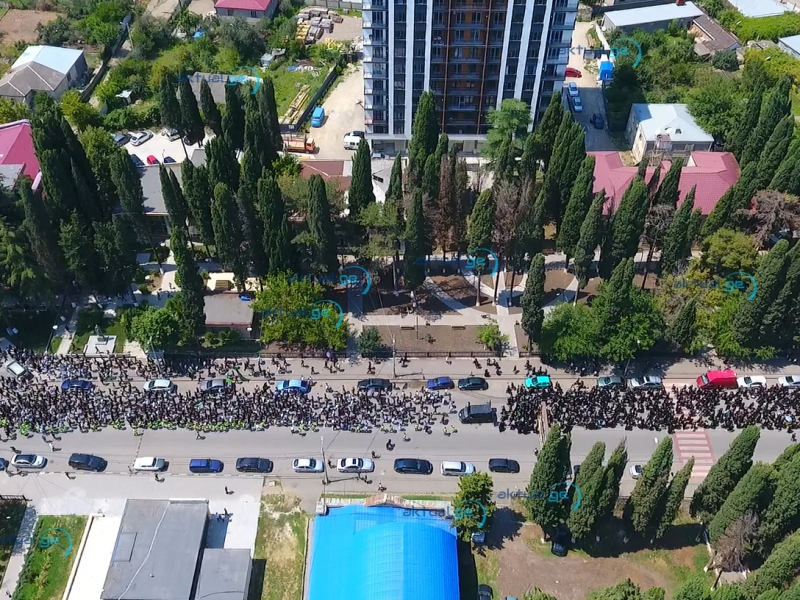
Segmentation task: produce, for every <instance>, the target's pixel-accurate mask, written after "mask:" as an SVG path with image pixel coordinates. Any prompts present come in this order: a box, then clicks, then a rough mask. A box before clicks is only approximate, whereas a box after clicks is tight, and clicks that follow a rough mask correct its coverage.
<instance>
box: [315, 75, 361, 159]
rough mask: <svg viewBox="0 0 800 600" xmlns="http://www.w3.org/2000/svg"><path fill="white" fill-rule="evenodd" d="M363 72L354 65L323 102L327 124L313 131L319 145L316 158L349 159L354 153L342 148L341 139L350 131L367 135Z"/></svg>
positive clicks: (325, 122) (324, 123)
mask: <svg viewBox="0 0 800 600" xmlns="http://www.w3.org/2000/svg"><path fill="white" fill-rule="evenodd" d="M363 99H364V71H363V69H362V68H361V65H358V66H354V65H351V66H349V67H348V69H347V70H346V71H345V73H344V74H343V75H342V80H341V81H340V82H339V84H338V85H337V86H336V88H335V89H334V90H333V91H332V92H331V93H330V95H329V96H328V98H327V99H326V100H325V101H324V102H323V104H322V105H323V106H324V107H325V121H324V122H323V124H322V127H312V128H311V135H312V136H313V137H314V141H315V142H316V144H317V154H316V155H315V156H314V158H324V159H337V160H342V159H345V160H347V159H350V158H352V157H353V151H352V150H345V149H344V148H342V138H343V137H344V135H345V134H346V133H347V132H348V131H354V130H356V131H364V108H363V106H362V105H361V104H359V103H358V102H359V101H361V102H363Z"/></svg>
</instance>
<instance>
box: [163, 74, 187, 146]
mask: <svg viewBox="0 0 800 600" xmlns="http://www.w3.org/2000/svg"><path fill="white" fill-rule="evenodd" d="M158 114H159V115H160V116H161V124H162V125H163V126H164V127H168V128H169V129H176V130H178V132H179V133H181V135H183V133H184V122H183V115H182V114H181V106H180V104H179V103H178V98H177V97H176V96H175V87H174V86H173V85H172V78H171V77H170V75H169V74H168V73H165V74H164V76H163V77H162V78H161V83H160V84H159V87H158Z"/></svg>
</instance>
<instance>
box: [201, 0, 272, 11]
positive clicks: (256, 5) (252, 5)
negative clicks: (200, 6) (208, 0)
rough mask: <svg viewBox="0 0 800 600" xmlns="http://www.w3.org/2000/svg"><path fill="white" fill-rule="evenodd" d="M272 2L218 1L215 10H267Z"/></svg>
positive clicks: (263, 0) (255, 0) (250, 0)
mask: <svg viewBox="0 0 800 600" xmlns="http://www.w3.org/2000/svg"><path fill="white" fill-rule="evenodd" d="M271 2H272V0H218V2H217V3H216V4H215V5H214V8H224V9H229V10H267V7H268V6H269V5H270V3H271Z"/></svg>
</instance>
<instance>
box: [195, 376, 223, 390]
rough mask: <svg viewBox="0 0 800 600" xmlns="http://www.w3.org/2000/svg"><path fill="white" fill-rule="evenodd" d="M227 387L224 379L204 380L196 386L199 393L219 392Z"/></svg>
mask: <svg viewBox="0 0 800 600" xmlns="http://www.w3.org/2000/svg"><path fill="white" fill-rule="evenodd" d="M226 387H228V382H227V381H225V380H224V379H219V378H218V379H206V380H205V381H201V382H200V383H199V384H197V389H198V390H199V391H201V392H221V391H222V390H224V389H225V388H226Z"/></svg>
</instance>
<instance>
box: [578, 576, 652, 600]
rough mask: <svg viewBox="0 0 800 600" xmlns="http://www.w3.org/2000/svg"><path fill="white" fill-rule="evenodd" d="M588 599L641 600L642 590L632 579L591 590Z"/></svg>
mask: <svg viewBox="0 0 800 600" xmlns="http://www.w3.org/2000/svg"><path fill="white" fill-rule="evenodd" d="M587 598H588V600H641V599H642V592H641V590H640V589H639V587H638V586H636V585H634V584H633V582H632V581H631V580H630V579H626V580H625V581H621V582H619V583H618V584H616V585H612V586H610V587H606V588H599V589H596V590H592V591H591V592H589V595H588V596H587Z"/></svg>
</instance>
